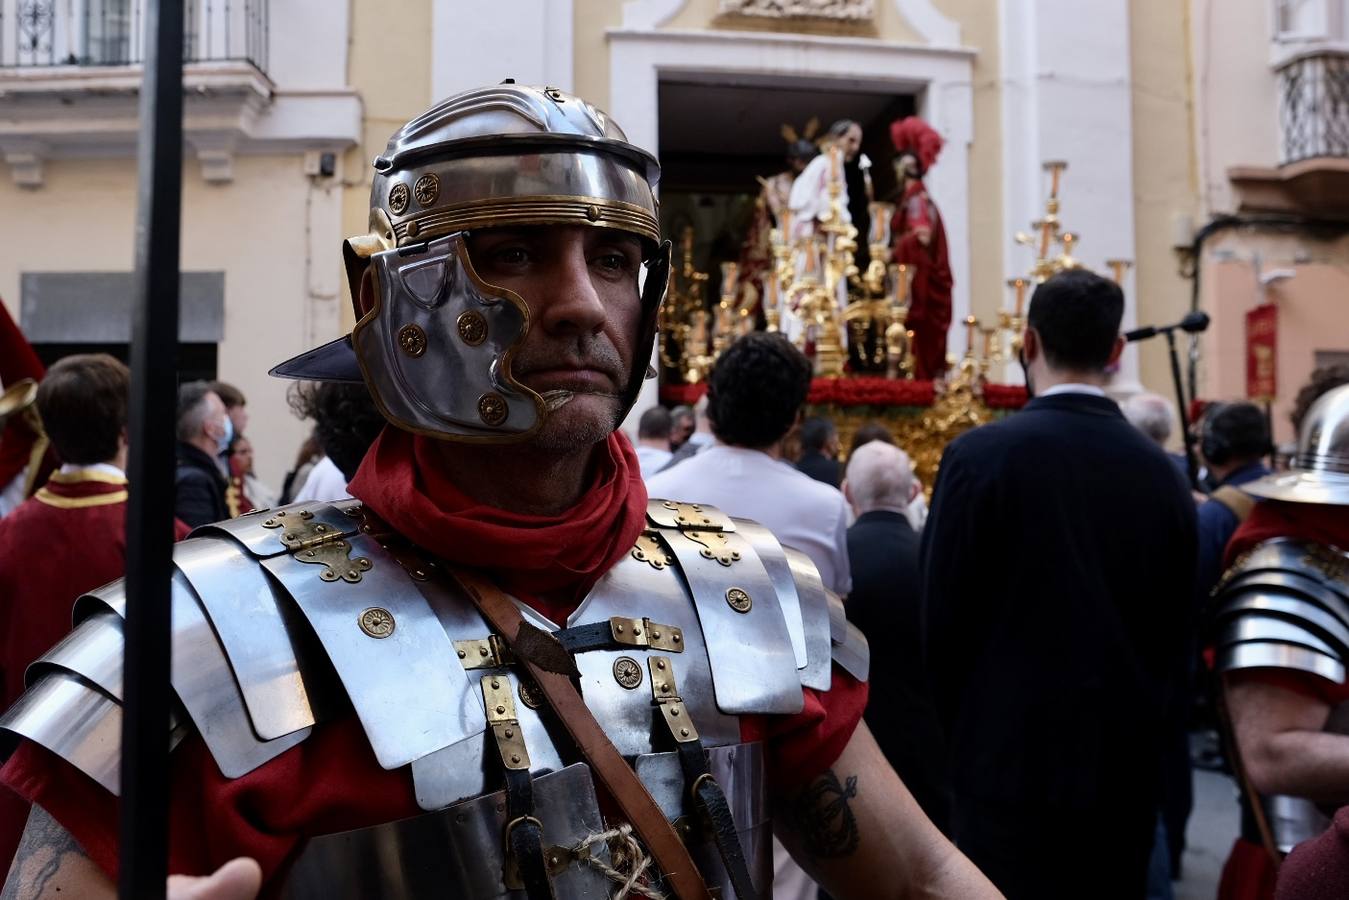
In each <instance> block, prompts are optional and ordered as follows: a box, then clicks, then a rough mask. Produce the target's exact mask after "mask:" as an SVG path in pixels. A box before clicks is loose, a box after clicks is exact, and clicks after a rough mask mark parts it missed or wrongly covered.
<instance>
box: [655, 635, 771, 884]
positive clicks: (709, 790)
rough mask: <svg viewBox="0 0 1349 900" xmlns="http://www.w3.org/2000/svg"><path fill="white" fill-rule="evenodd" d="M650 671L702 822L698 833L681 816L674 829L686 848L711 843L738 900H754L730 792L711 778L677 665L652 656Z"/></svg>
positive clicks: (658, 700) (660, 708)
mask: <svg viewBox="0 0 1349 900" xmlns="http://www.w3.org/2000/svg"><path fill="white" fill-rule="evenodd" d="M647 666H648V667H649V668H650V670H651V696H652V698H653V699H654V700H655V703H656V707H657V708H658V709H659V710H660V717H661V721H663V722H664V723H665V725H666V727H667V728H668V729H669V732H670V736H671V737H672V738H674V742H675V749H676V751H677V752H678V754H679V765H680V768H681V769H683V772H684V781H685V783H686V784H687V785H688V789H689V797H690V799H691V800H692V802H693V806H694V808H695V809H696V810H697V812H698V816H697V818H698V819H699V820H701V822H700V825H701V827H700V828H697V829H695V828H694V827H692V825H693V823H692V822H690V821H689V818H688V817H687V816H681V817H680V818H679V820H677V821H676V822H675V827H676V829H677V830H678V831H679V834H680V836H681V837H682V838H683V839H684V841H685V842H689V841H691V840H694V839H696V838H698V837H699V836H700V835H707V836H708V837H711V839H712V841H713V843H715V844H716V847H717V853H718V854H719V855H720V856H721V861H722V863H723V864H724V865H725V866H726V871H727V873H728V874H729V875H730V876H731V886H732V887H733V888H734V890H735V895H736V897H737V898H738V900H754V898H756V897H757V896H758V894H757V893H756V892H755V890H754V883H753V881H752V879H751V878H750V874H749V864H748V863H747V862H746V861H745V849H744V848H743V847H742V846H741V845H740V836H739V834H738V833H737V832H736V827H735V820H734V818H733V817H732V816H731V807H730V804H729V803H728V802H727V801H726V792H725V791H723V790H722V788H721V785H720V784H718V783H717V780H716V778H715V777H713V775H712V772H711V770H710V768H709V766H708V763H707V753H706V752H705V751H704V750H703V742H702V741H701V740H700V739H699V737H698V729H697V728H695V727H694V725H693V721H692V719H690V718H689V713H688V708H687V707H686V706H685V705H684V701H683V699H681V698H680V696H679V687H678V685H677V684H676V683H675V676H674V663H672V662H671V661H670V658H669V657H666V656H652V657H650V658H649V659H648V660H647Z"/></svg>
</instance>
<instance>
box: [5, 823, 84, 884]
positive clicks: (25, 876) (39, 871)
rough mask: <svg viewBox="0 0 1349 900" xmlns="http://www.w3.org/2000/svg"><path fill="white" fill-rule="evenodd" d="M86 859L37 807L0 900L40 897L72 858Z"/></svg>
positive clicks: (76, 843)
mask: <svg viewBox="0 0 1349 900" xmlns="http://www.w3.org/2000/svg"><path fill="white" fill-rule="evenodd" d="M71 854H75V855H76V856H80V857H83V856H84V855H85V854H84V850H83V848H81V847H80V845H79V842H78V841H76V840H75V839H74V838H73V837H71V836H70V832H68V831H66V830H65V828H63V827H62V826H61V823H59V822H57V821H56V820H55V819H53V818H52V817H51V814H50V813H48V812H47V811H46V810H45V809H43V808H42V807H40V806H34V807H33V810H32V812H30V813H29V814H28V824H27V825H26V826H25V827H24V830H23V838H22V839H21V840H20V841H19V849H18V851H17V852H16V853H15V854H14V862H13V863H12V864H11V865H10V868H9V877H8V878H6V879H5V887H4V890H3V891H0V900H20V898H28V897H41V896H42V892H43V891H44V890H46V888H47V884H48V883H49V882H50V881H51V880H52V878H54V877H55V876H56V873H57V872H58V871H59V870H60V868H61V866H62V864H63V863H65V862H67V861H68V859H69V857H70V855H71Z"/></svg>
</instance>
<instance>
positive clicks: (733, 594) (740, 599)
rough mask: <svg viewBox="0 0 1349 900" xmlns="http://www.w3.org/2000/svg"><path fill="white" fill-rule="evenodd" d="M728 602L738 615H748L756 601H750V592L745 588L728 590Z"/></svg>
mask: <svg viewBox="0 0 1349 900" xmlns="http://www.w3.org/2000/svg"><path fill="white" fill-rule="evenodd" d="M726 602H727V603H729V604H730V606H731V609H733V610H735V611H736V612H738V613H747V612H749V610H750V607H752V606H753V605H754V601H753V600H751V599H750V596H749V592H748V591H746V590H745V589H744V588H738V587H732V588H727V589H726Z"/></svg>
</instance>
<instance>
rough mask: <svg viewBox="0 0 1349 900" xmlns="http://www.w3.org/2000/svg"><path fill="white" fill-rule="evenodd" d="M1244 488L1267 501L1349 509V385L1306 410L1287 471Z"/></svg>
mask: <svg viewBox="0 0 1349 900" xmlns="http://www.w3.org/2000/svg"><path fill="white" fill-rule="evenodd" d="M1241 489H1242V490H1243V491H1245V492H1246V493H1248V494H1253V495H1254V496H1256V497H1263V498H1265V499H1268V500H1291V501H1294V502H1298V503H1327V504H1331V505H1334V506H1349V384H1346V385H1341V386H1340V387H1337V388H1334V389H1332V390H1329V391H1326V393H1325V394H1323V395H1322V396H1321V398H1320V399H1319V400H1317V401H1316V402H1315V403H1313V404H1312V407H1311V409H1309V410H1307V415H1306V417H1305V418H1303V420H1302V433H1301V434H1299V435H1298V442H1297V455H1296V456H1294V457H1293V464H1292V465H1291V466H1290V467H1289V469H1288V471H1287V472H1278V473H1275V474H1273V475H1267V476H1265V477H1264V478H1261V479H1259V480H1257V481H1252V482H1250V483H1249V484H1243V485H1242V486H1241Z"/></svg>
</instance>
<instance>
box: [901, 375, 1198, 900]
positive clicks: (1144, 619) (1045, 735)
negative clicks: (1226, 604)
mask: <svg viewBox="0 0 1349 900" xmlns="http://www.w3.org/2000/svg"><path fill="white" fill-rule="evenodd" d="M931 509H932V511H931V514H930V516H929V518H928V520H927V524H926V526H925V528H924V533H923V544H922V551H921V556H922V568H923V592H922V597H923V601H922V602H923V610H922V614H923V626H924V634H925V638H926V645H925V650H926V653H927V659H926V669H927V672H928V678H929V685H930V687H931V689H932V692H933V698H934V702H935V704H936V708H937V714H938V717H939V719H940V720H941V722H942V725H943V727H944V729H945V732H946V734H947V737H948V741H949V750H950V755H949V758H950V761H951V775H952V789H953V792H954V805H953V811H952V827H953V831H954V835H955V839H956V841H957V844H958V845H959V846H960V847H961V848H962V849H963V850H965V851H966V853H967V855H969V856H970V858H971V859H972V861H973V862H974V863H975V865H977V866H979V867H980V868H981V869H982V870H983V871H984V872H985V873H986V874H988V875H989V876H990V877H991V878H992V879H993V881H994V883H995V884H997V885H998V887H999V888H1001V889H1002V890H1003V892H1004V893H1005V894H1006V895H1007V896H1008V898H1009V900H1017V898H1021V897H1035V898H1037V900H1046V898H1057V897H1079V896H1082V890H1083V887H1082V886H1083V884H1091V885H1093V887H1092V888H1091V890H1090V893H1091V894H1092V896H1093V897H1095V898H1114V897H1121V898H1125V897H1128V898H1137V897H1141V896H1143V890H1144V881H1145V874H1146V866H1147V857H1148V851H1149V849H1150V846H1151V844H1152V837H1153V832H1154V828H1155V825H1156V817H1157V810H1158V804H1159V799H1160V779H1161V774H1160V770H1161V760H1162V758H1163V754H1162V745H1163V742H1164V740H1165V738H1166V736H1167V734H1168V733H1169V732H1170V730H1171V729H1172V727H1173V725H1174V720H1175V716H1177V715H1178V714H1179V709H1180V703H1181V701H1182V700H1183V699H1184V698H1183V687H1184V684H1185V674H1184V673H1185V671H1186V669H1187V662H1188V660H1187V649H1188V648H1189V647H1190V646H1191V640H1192V637H1191V633H1192V628H1193V620H1192V613H1193V607H1192V603H1191V597H1192V596H1193V595H1192V591H1193V585H1194V576H1195V554H1196V533H1195V505H1194V501H1193V500H1192V499H1191V498H1190V495H1189V492H1188V490H1187V489H1186V486H1185V485H1184V484H1183V483H1182V481H1181V479H1180V478H1179V476H1178V475H1177V473H1176V470H1175V467H1174V466H1173V465H1172V464H1171V462H1170V461H1169V460H1168V459H1167V458H1166V455H1165V454H1164V453H1163V452H1162V450H1161V449H1160V448H1159V447H1157V445H1156V444H1154V443H1153V442H1152V441H1150V440H1148V439H1147V438H1146V437H1144V436H1143V434H1142V433H1141V432H1139V431H1137V430H1136V429H1134V428H1133V427H1131V426H1130V425H1129V423H1128V422H1126V421H1125V419H1124V417H1123V416H1122V415H1121V414H1120V411H1119V407H1118V406H1116V405H1115V403H1114V402H1113V401H1111V400H1109V399H1106V398H1104V397H1096V396H1091V395H1087V394H1076V393H1074V394H1058V395H1054V396H1050V397H1040V398H1036V399H1035V400H1032V401H1031V402H1030V403H1029V404H1027V406H1026V408H1025V409H1024V410H1023V411H1022V412H1020V413H1017V414H1015V415H1012V416H1010V417H1008V418H1007V419H1005V420H1003V421H1001V422H998V423H995V424H993V425H988V426H985V427H983V428H977V429H975V430H974V431H971V432H969V433H967V434H965V435H963V436H961V437H960V438H958V439H957V440H956V441H954V442H952V443H951V445H950V446H949V447H948V448H947V450H946V453H945V455H944V456H943V458H942V463H941V468H940V471H939V473H938V475H937V480H936V484H935V486H934V492H933V497H932V506H931ZM881 658H882V659H884V658H885V657H884V656H881ZM1050 860H1052V865H1051V864H1049V861H1050ZM1088 876H1090V880H1089V881H1083V880H1082V879H1083V878H1086V877H1088ZM1098 886H1099V889H1098Z"/></svg>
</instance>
